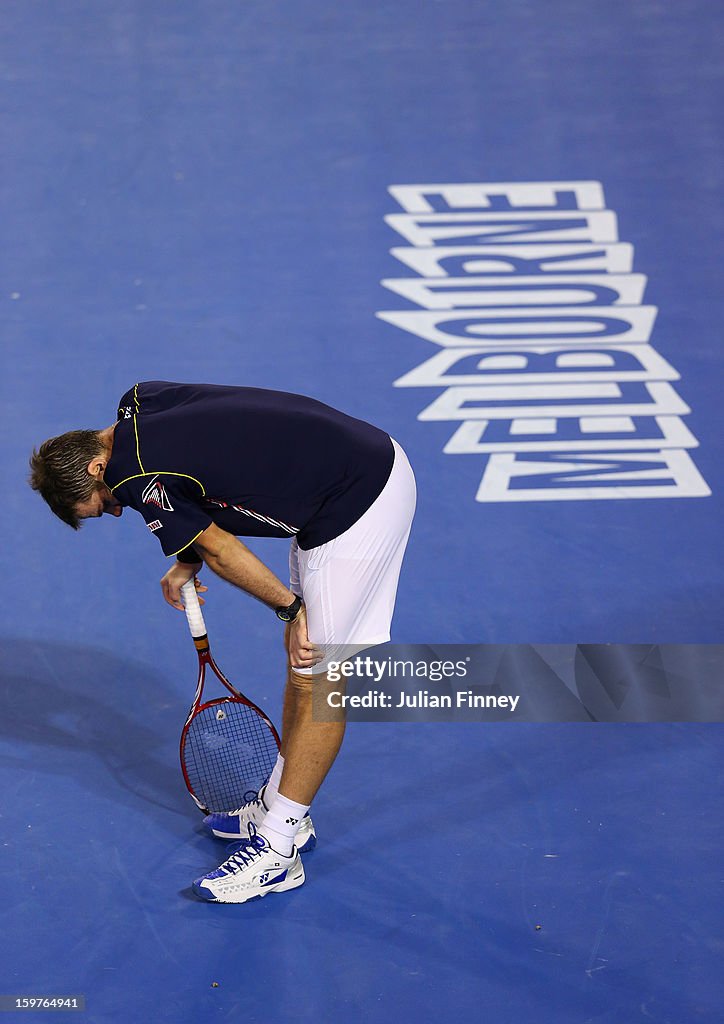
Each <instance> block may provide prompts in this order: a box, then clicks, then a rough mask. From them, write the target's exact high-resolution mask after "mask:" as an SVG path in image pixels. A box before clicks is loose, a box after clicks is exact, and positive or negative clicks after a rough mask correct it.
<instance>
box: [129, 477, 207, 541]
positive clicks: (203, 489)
mask: <svg viewBox="0 0 724 1024" xmlns="http://www.w3.org/2000/svg"><path fill="white" fill-rule="evenodd" d="M139 461H140V460H139ZM142 476H182V477H185V478H186V480H193V482H194V483H195V484H198V485H199V487H200V488H201V497H202V498H203V497H204V495H205V494H206V488H205V487H204V485H203V484H202V483H201V481H200V480H197V479H196V477H195V476H189V474H188V473H173V472H171V471H170V470H167V469H155V470H153V471H152V472H149V473H146V472H143V473H134V474H133V476H127V477H126V478H125V479H124V480H120V481H119V482H118V483H117V484H116V485H115V486H114V487H111V494H112V493H113V491H115V490H116V488H118V487H122V486H123V484H127V483H128V481H129V480H138V479H139V478H140V477H142ZM190 543H193V541H191V542H190ZM179 550H180V551H183V548H179Z"/></svg>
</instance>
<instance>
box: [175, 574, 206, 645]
mask: <svg viewBox="0 0 724 1024" xmlns="http://www.w3.org/2000/svg"><path fill="white" fill-rule="evenodd" d="M181 599H182V601H183V604H184V609H185V611H186V618H187V620H188V624H189V629H190V630H191V636H192V637H193V638H194V640H199V639H200V638H201V637H203V636H206V624H205V622H204V617H203V615H202V614H201V605H200V604H199V595H198V594H197V593H196V580H195V579H190V580H189V581H188V583H184V585H183V586H182V587H181Z"/></svg>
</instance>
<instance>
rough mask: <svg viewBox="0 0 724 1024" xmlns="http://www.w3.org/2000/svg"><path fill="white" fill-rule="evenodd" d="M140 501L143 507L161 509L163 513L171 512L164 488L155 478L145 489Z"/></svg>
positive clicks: (171, 507)
mask: <svg viewBox="0 0 724 1024" xmlns="http://www.w3.org/2000/svg"><path fill="white" fill-rule="evenodd" d="M141 500H142V501H143V504H144V505H156V507H157V508H162V509H163V510H164V511H165V512H173V505H172V504H171V502H170V501H169V500H168V495H167V494H166V488H165V487H164V486H163V484H162V483H161V481H160V480H159V479H158V477H157V476H155V477H154V478H153V480H152V481H151V483H150V484H149V485H148V486H147V487H146V489H145V490H144V492H143V494H142V495H141Z"/></svg>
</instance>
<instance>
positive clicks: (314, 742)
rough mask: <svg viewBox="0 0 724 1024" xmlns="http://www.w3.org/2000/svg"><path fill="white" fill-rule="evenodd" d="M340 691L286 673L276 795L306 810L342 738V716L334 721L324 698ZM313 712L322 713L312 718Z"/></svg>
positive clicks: (335, 685) (324, 680)
mask: <svg viewBox="0 0 724 1024" xmlns="http://www.w3.org/2000/svg"><path fill="white" fill-rule="evenodd" d="M333 689H334V690H339V689H340V683H339V682H335V683H331V682H330V681H329V680H328V679H327V677H326V676H324V675H316V676H308V675H303V674H300V673H297V672H295V671H294V669H290V670H289V675H288V679H287V688H286V691H285V694H284V719H283V735H282V754H283V757H284V771H283V772H282V778H281V782H280V784H279V792H280V794H281V795H282V796H284V797H286V798H287V799H288V800H293V801H294V802H295V803H297V804H303V805H306V806H309V804H311V802H312V800H313V799H314V797H315V796H316V794H317V790H318V789H319V787H320V786H321V785H322V783H323V782H324V779H325V777H326V775H327V772H328V771H329V769H330V768H331V767H332V764H333V763H334V759H335V758H336V756H337V753H338V751H339V748H340V746H341V744H342V739H343V737H344V728H345V721H344V717H343V715H342V712H341V711H340V712H338V714H337V716H336V717H335V720H324V721H323V720H321V719H332V717H333V713H332V712H331V710H330V709H329V705H328V704H327V701H326V695H327V693H328V692H329V691H330V690H333ZM315 708H317V709H324V712H323V713H322V714H319V711H318V713H317V714H316V715H315Z"/></svg>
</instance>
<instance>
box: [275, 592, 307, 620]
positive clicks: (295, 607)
mask: <svg viewBox="0 0 724 1024" xmlns="http://www.w3.org/2000/svg"><path fill="white" fill-rule="evenodd" d="M302 603H303V602H302V599H301V597H295V598H294V600H293V601H292V603H291V604H290V605H289V607H288V608H285V607H284V605H282V606H281V607H280V608H275V609H274V611H275V612H276V613H277V618H279V619H281V620H282V622H294V620H295V619H296V617H297V615H299V609H300V608H301V607H302Z"/></svg>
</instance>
